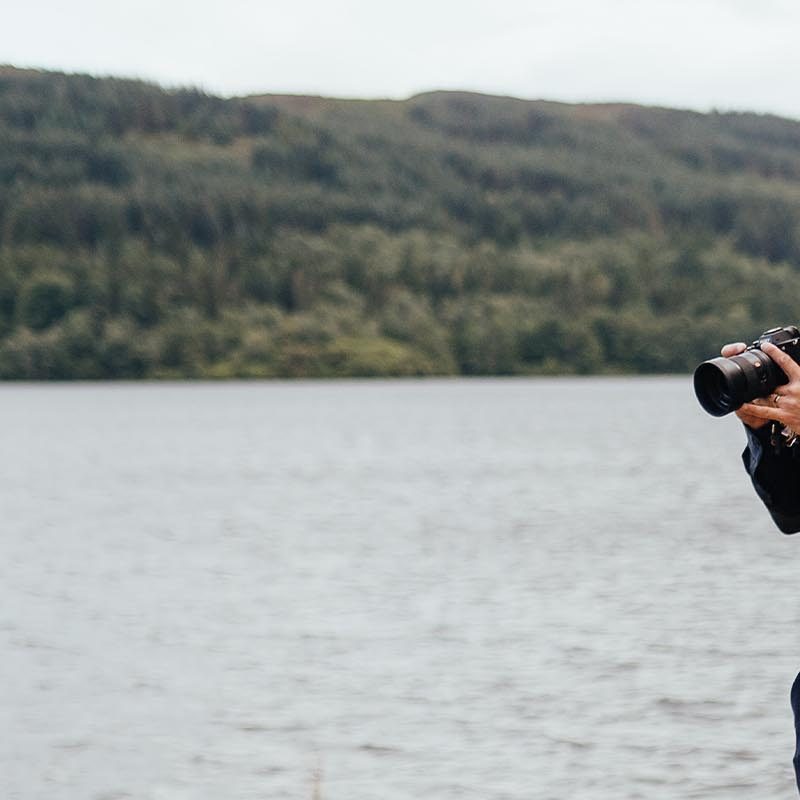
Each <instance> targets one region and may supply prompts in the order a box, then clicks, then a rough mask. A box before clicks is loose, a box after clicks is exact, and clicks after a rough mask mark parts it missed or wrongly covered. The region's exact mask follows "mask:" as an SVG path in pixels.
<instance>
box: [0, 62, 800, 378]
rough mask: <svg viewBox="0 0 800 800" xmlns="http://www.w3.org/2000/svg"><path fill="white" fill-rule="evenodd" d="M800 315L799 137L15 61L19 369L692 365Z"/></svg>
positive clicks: (3, 131) (8, 82) (3, 302)
mask: <svg viewBox="0 0 800 800" xmlns="http://www.w3.org/2000/svg"><path fill="white" fill-rule="evenodd" d="M798 319H800V123H798V122H794V121H789V120H785V119H779V118H776V117H768V116H759V115H754V114H709V115H703V114H698V113H693V112H686V111H676V110H668V109H654V108H642V107H636V106H625V105H595V106H592V105H562V104H557V103H548V102H530V101H521V100H515V99H510V98H499V97H488V96H481V95H472V94H466V93H452V92H436V93H431V94H425V95H421V96H417V97H414V98H411V99H409V100H407V101H403V102H395V101H343V100H329V99H322V98H301V97H281V96H264V97H252V98H246V99H221V98H217V97H212V96H208V95H206V94H203V93H202V92H199V91H192V90H180V91H166V90H163V89H161V88H159V87H157V86H154V85H150V84H146V83H141V82H136V81H127V80H119V79H96V78H90V77H86V76H66V75H61V74H55V73H45V72H36V71H21V70H16V69H13V68H10V67H7V68H0V377H2V378H6V379H10V378H122V377H170V376H175V377H180V376H211V377H229V376H334V375H416V374H420V375H422V374H456V373H464V374H532V373H549V374H552V373H573V372H670V371H685V370H689V369H691V368H692V367H693V366H694V364H695V363H696V362H697V361H698V360H700V359H702V358H704V357H707V356H708V355H710V354H711V352H712V351H713V350H714V349H715V348H716V347H717V346H718V345H719V344H720V343H722V342H724V341H727V340H729V339H739V338H743V337H748V336H753V335H754V334H756V333H758V332H759V331H760V330H762V329H763V328H765V327H769V326H771V325H774V324H783V323H787V322H790V321H797V320H798Z"/></svg>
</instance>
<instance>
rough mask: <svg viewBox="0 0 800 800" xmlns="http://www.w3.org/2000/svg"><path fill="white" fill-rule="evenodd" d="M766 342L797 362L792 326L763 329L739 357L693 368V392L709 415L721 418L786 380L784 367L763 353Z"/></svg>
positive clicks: (798, 337) (799, 352)
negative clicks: (762, 348)
mask: <svg viewBox="0 0 800 800" xmlns="http://www.w3.org/2000/svg"><path fill="white" fill-rule="evenodd" d="M766 342H771V343H772V344H774V345H775V346H776V347H779V348H780V349H781V350H783V352H784V353H786V354H787V355H789V356H791V357H792V358H793V359H794V360H795V361H797V362H800V329H798V328H797V326H795V325H787V326H786V327H785V328H770V330H768V331H764V333H762V334H761V336H759V337H758V339H756V340H755V341H754V342H753V343H752V344H751V345H750V346H749V347H748V348H747V349H746V350H745V351H744V352H743V353H740V354H739V355H738V356H732V357H731V358H723V357H721V356H720V357H719V358H712V359H710V360H709V361H704V362H703V363H702V364H701V365H700V366H699V367H698V368H697V369H696V370H695V371H694V391H695V394H696V395H697V399H698V400H699V401H700V405H701V406H703V408H704V409H705V410H706V411H707V412H708V413H709V414H711V415H713V416H715V417H724V416H725V415H726V414H730V413H731V412H732V411H736V409H737V408H739V407H740V406H741V405H742V404H743V403H749V402H750V401H751V400H754V399H755V398H756V397H766V396H767V395H769V394H771V393H772V392H774V391H775V389H776V388H777V387H778V386H780V385H781V384H784V383H787V381H788V378H787V377H786V375H785V374H784V372H783V370H782V369H781V368H780V367H779V366H778V365H777V364H776V363H775V362H774V361H773V360H772V359H771V358H770V357H769V356H768V355H766V353H764V352H762V350H761V347H762V346H763V345H764V344H765V343H766Z"/></svg>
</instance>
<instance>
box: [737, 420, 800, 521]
mask: <svg viewBox="0 0 800 800" xmlns="http://www.w3.org/2000/svg"><path fill="white" fill-rule="evenodd" d="M770 427H771V426H770V425H764V426H763V427H761V428H759V429H758V430H753V429H752V428H750V427H747V426H745V430H746V431H747V448H746V449H745V451H744V452H743V453H742V461H743V462H744V468H745V469H746V470H747V473H748V475H750V479H751V480H752V481H753V487H754V488H755V490H756V494H757V495H758V496H759V497H760V498H761V500H762V501H763V502H764V505H765V506H766V507H767V510H768V511H769V513H770V515H771V516H772V519H773V520H774V521H775V524H776V525H777V526H778V528H779V529H780V530H781V531H782V532H783V533H798V532H800V458H799V457H798V455H800V454H798V453H795V448H794V447H792V448H788V449H787V448H783V449H782V450H779V451H778V452H777V453H776V452H775V450H774V449H773V447H772V445H771V444H770Z"/></svg>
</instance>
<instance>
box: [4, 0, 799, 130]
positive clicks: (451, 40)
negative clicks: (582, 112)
mask: <svg viewBox="0 0 800 800" xmlns="http://www.w3.org/2000/svg"><path fill="white" fill-rule="evenodd" d="M798 34H800V3H798V2H797V0H639V1H638V2H636V1H635V0H527V1H526V0H490V1H486V0H484V2H475V1H474V0H457V1H456V0H439V1H438V2H437V0H404V2H393V3H387V2H383V1H382V0H340V1H339V2H336V0H328V2H321V1H319V0H296V1H295V2H292V0H284V2H280V3H279V2H273V1H272V0H261V1H260V2H259V0H225V2H207V0H194V1H193V2H182V1H180V2H179V1H178V0H136V2H133V1H132V0H70V2H68V3H66V2H64V1H63V0H59V1H58V2H54V1H53V0H27V2H26V1H25V0H23V1H22V2H14V3H9V4H8V5H7V7H6V8H5V9H4V11H3V23H2V26H0V63H6V64H13V65H15V66H24V67H39V68H43V69H55V70H64V71H68V72H89V73H91V74H95V75H117V76H123V77H136V78H144V79H147V80H153V81H157V82H158V83H161V84H163V85H166V86H170V87H176V86H193V87H200V88H202V89H205V90H206V91H209V92H213V93H215V94H223V95H244V94H258V93H290V94H322V95H330V96H336V97H365V98H373V97H391V98H405V97H408V96H411V95H413V94H416V93H418V92H423V91H430V90H434V89H462V90H473V91H479V92H486V93H491V94H502V95H513V96H517V97H523V98H544V99H551V100H563V101H568V102H617V101H625V102H636V103H643V104H647V105H663V106H673V107H680V108H694V109H698V110H702V111H706V110H711V109H719V110H751V111H760V112H771V113H777V114H781V115H784V116H790V117H795V118H800V92H798V91H797V90H796V87H795V86H794V81H795V80H796V79H797V77H798V76H800V46H798Z"/></svg>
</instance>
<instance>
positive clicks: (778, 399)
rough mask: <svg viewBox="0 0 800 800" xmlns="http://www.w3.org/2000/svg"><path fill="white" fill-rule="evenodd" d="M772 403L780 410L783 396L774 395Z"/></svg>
mask: <svg viewBox="0 0 800 800" xmlns="http://www.w3.org/2000/svg"><path fill="white" fill-rule="evenodd" d="M772 402H773V403H775V408H778V406H779V405H780V402H781V395H779V394H778V393H777V392H775V394H773V395H772Z"/></svg>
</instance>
